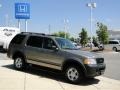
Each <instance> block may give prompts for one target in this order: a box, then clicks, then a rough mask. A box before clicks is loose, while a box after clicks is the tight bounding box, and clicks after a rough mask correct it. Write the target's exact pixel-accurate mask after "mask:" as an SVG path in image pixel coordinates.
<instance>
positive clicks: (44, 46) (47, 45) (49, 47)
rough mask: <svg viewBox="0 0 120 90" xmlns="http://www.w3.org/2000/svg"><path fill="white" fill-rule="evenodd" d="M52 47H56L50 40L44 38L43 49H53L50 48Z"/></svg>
mask: <svg viewBox="0 0 120 90" xmlns="http://www.w3.org/2000/svg"><path fill="white" fill-rule="evenodd" d="M53 46H55V47H57V46H56V44H55V42H54V41H53V40H52V39H50V38H44V45H43V48H45V49H53V48H52V47H53Z"/></svg>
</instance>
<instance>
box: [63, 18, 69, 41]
mask: <svg viewBox="0 0 120 90" xmlns="http://www.w3.org/2000/svg"><path fill="white" fill-rule="evenodd" d="M68 23H69V20H68V19H64V25H65V26H64V31H65V37H64V38H65V39H66V38H67V33H68Z"/></svg>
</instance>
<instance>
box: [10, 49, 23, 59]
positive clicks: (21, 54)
mask: <svg viewBox="0 0 120 90" xmlns="http://www.w3.org/2000/svg"><path fill="white" fill-rule="evenodd" d="M18 56H20V57H22V58H24V59H25V56H24V54H23V53H22V52H21V51H15V52H14V54H13V56H12V59H15V58H16V57H18Z"/></svg>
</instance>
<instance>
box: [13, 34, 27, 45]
mask: <svg viewBox="0 0 120 90" xmlns="http://www.w3.org/2000/svg"><path fill="white" fill-rule="evenodd" d="M25 36H26V35H16V36H15V37H14V38H13V39H12V41H11V44H21V43H22V41H23V40H24V39H25Z"/></svg>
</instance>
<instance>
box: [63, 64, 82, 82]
mask: <svg viewBox="0 0 120 90" xmlns="http://www.w3.org/2000/svg"><path fill="white" fill-rule="evenodd" d="M65 76H66V79H67V80H68V81H69V82H70V83H75V84H76V83H79V82H80V80H82V79H83V73H82V71H81V70H80V68H79V67H77V66H69V67H67V68H66V70H65Z"/></svg>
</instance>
